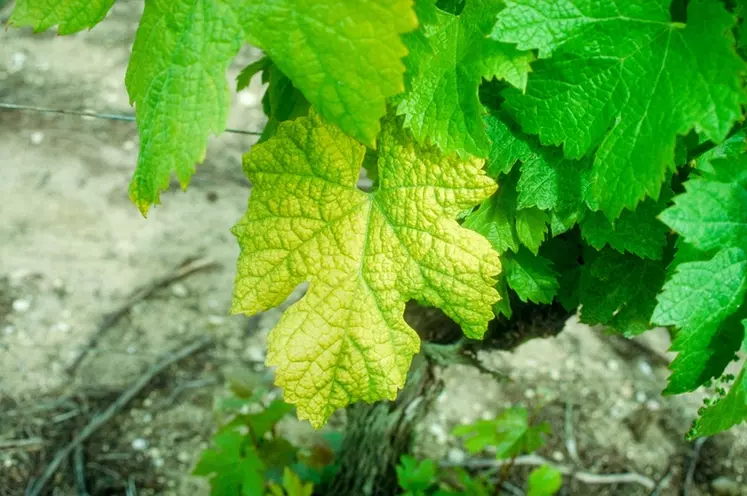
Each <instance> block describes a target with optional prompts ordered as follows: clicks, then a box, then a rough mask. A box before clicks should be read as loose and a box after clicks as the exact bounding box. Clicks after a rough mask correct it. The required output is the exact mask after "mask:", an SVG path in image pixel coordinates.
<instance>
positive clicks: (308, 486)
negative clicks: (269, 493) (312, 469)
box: [283, 467, 314, 496]
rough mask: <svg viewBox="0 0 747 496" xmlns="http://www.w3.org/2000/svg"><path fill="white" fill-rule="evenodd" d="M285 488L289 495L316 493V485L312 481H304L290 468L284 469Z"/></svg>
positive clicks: (300, 495)
mask: <svg viewBox="0 0 747 496" xmlns="http://www.w3.org/2000/svg"><path fill="white" fill-rule="evenodd" d="M283 489H284V490H285V494H286V495H287V496H311V495H312V494H313V493H314V485H313V484H312V483H310V482H306V483H304V482H303V481H302V480H301V478H300V477H299V476H298V475H297V474H296V473H295V472H294V471H293V470H291V469H290V468H288V467H285V469H284V470H283Z"/></svg>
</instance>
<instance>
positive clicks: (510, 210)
mask: <svg viewBox="0 0 747 496" xmlns="http://www.w3.org/2000/svg"><path fill="white" fill-rule="evenodd" d="M517 176H518V174H516V173H513V174H511V175H509V176H502V177H501V178H500V179H501V183H500V184H499V185H498V191H497V192H496V193H494V194H493V195H492V196H491V197H490V198H488V199H487V200H486V201H485V202H483V203H482V204H481V205H480V207H479V208H478V209H477V210H475V211H474V212H472V213H471V214H470V215H468V216H467V218H466V219H464V223H463V224H462V225H463V226H464V227H466V228H468V229H472V230H473V231H477V232H478V233H480V234H482V235H483V236H485V237H486V238H487V239H488V241H490V244H492V245H493V248H495V250H496V251H497V252H498V253H501V254H503V253H505V252H506V251H508V250H511V251H513V252H514V253H515V252H517V251H519V235H518V234H517V232H516V219H515V215H516V179H517Z"/></svg>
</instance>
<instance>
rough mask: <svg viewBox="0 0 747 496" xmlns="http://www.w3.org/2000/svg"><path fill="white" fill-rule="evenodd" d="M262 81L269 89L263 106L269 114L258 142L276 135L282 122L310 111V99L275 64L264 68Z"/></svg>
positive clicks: (266, 113)
mask: <svg viewBox="0 0 747 496" xmlns="http://www.w3.org/2000/svg"><path fill="white" fill-rule="evenodd" d="M262 82H264V83H266V84H267V90H266V91H265V94H264V96H263V97H262V108H263V110H264V112H265V115H266V116H267V124H265V127H264V129H262V136H260V138H259V140H258V143H262V142H263V141H267V140H268V139H270V138H271V137H272V136H274V135H275V132H276V131H277V129H278V126H279V125H280V123H281V122H283V121H287V120H292V119H295V118H297V117H301V116H304V115H306V114H308V113H309V102H308V100H306V98H305V97H304V96H303V94H301V92H300V91H298V89H297V88H296V87H295V86H293V82H292V81H291V80H290V79H288V76H286V75H285V74H283V73H282V72H281V71H280V69H278V67H277V66H276V65H275V64H273V63H270V64H269V65H268V66H267V67H266V68H265V69H264V71H263V72H262Z"/></svg>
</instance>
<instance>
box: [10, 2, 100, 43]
mask: <svg viewBox="0 0 747 496" xmlns="http://www.w3.org/2000/svg"><path fill="white" fill-rule="evenodd" d="M112 5H114V0H17V1H16V5H15V7H14V8H13V12H12V13H11V14H10V19H8V24H10V25H11V26H16V27H21V26H31V27H33V28H34V32H35V33H38V32H41V31H45V30H47V29H49V28H51V27H52V26H55V25H57V24H59V28H58V29H57V33H58V34H63V35H64V34H72V33H77V32H78V31H82V30H84V29H90V28H92V27H94V26H95V25H96V24H98V23H100V22H101V21H102V20H104V17H106V14H107V13H108V12H109V10H110V9H111V8H112Z"/></svg>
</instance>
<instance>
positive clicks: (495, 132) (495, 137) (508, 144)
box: [484, 112, 535, 177]
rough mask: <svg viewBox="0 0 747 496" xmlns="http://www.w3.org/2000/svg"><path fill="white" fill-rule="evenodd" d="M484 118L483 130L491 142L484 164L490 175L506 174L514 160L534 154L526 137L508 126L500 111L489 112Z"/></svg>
mask: <svg viewBox="0 0 747 496" xmlns="http://www.w3.org/2000/svg"><path fill="white" fill-rule="evenodd" d="M484 120H485V132H486V133H487V134H488V138H489V139H490V142H491V144H490V151H489V153H488V158H487V161H486V165H485V171H486V172H487V174H488V175H489V176H490V177H498V175H499V174H508V173H509V172H510V171H511V168H512V167H513V166H514V164H516V162H518V161H522V162H526V161H527V160H529V159H530V158H531V157H533V156H534V155H535V151H534V148H533V147H532V146H531V144H530V143H529V140H528V137H527V136H526V135H524V133H522V132H521V131H519V130H518V129H514V128H513V127H512V126H510V125H509V124H508V123H507V122H508V120H507V119H506V117H505V116H503V115H502V114H501V113H499V112H490V113H489V114H487V115H486V116H485V118H484Z"/></svg>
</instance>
